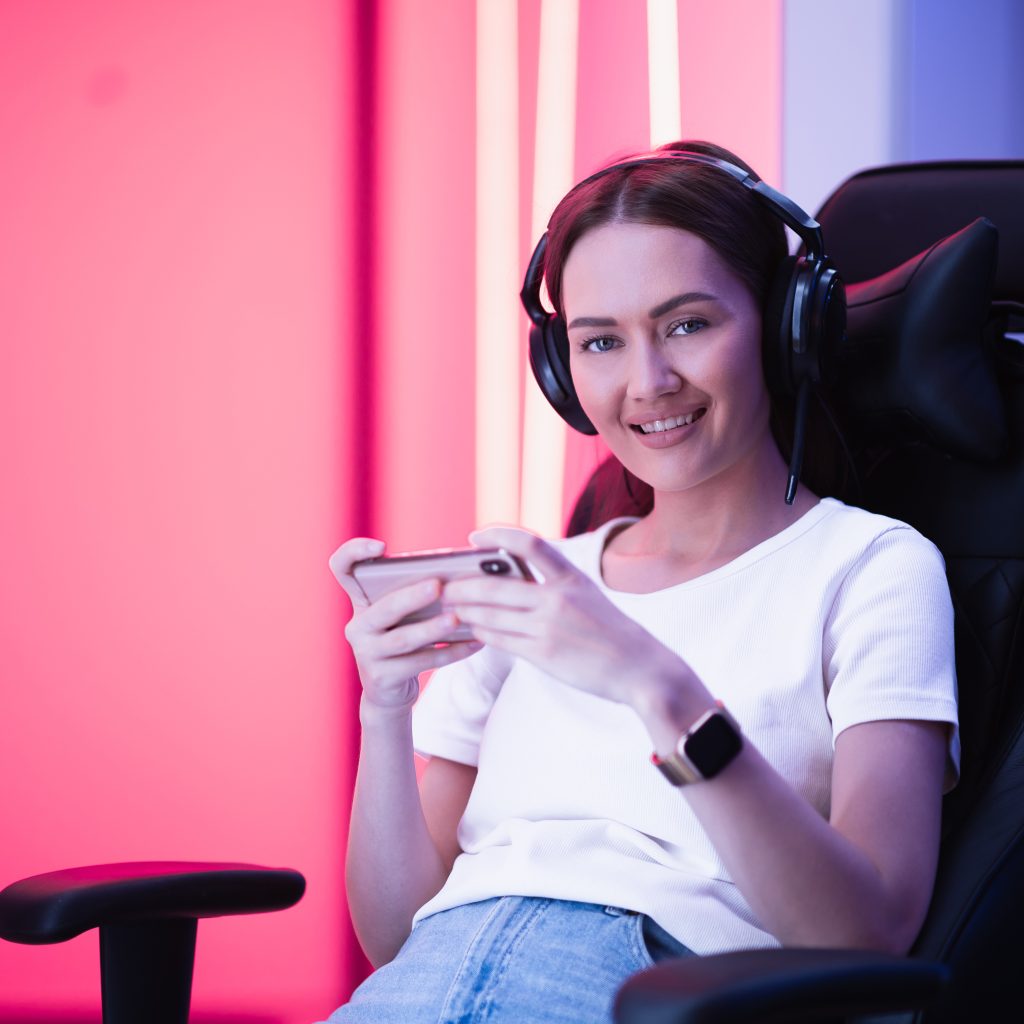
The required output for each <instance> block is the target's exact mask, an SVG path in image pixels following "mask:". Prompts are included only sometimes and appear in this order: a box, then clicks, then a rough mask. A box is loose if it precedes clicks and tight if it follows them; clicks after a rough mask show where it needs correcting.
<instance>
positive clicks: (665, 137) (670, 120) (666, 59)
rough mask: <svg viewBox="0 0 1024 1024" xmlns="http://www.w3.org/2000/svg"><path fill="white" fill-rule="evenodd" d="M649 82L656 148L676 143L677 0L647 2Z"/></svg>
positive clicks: (679, 131)
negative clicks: (668, 143)
mask: <svg viewBox="0 0 1024 1024" xmlns="http://www.w3.org/2000/svg"><path fill="white" fill-rule="evenodd" d="M647 80H648V86H649V89H650V113H651V149H654V148H655V147H656V146H660V145H662V144H663V143H665V142H675V141H677V140H678V139H679V138H680V136H681V135H682V116H681V114H680V105H679V12H678V10H677V9H676V0H647Z"/></svg>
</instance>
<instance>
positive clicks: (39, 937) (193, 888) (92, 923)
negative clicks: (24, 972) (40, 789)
mask: <svg viewBox="0 0 1024 1024" xmlns="http://www.w3.org/2000/svg"><path fill="white" fill-rule="evenodd" d="M305 888H306V881H305V879H304V878H303V877H302V875H300V874H299V873H298V872H297V871H292V870H291V869H290V868H263V867H256V866H254V865H251V864H216V863H214V864H209V863H192V862H178V861H155V862H143V863H133V864H97V865H93V866H91V867H83V868H69V869H67V870H64V871H51V872H48V873H47V874H43V875H34V876H33V877H32V878H25V879H23V880H22V881H20V882H15V883H13V884H12V885H9V886H8V887H7V888H6V889H4V890H3V892H0V938H4V939H8V940H9V941H11V942H23V943H29V944H33V945H34V944H44V943H51V942H64V941H65V940H66V939H70V938H73V937H74V936H76V935H80V934H81V933H82V932H85V931H88V930H89V929H90V928H97V927H99V926H101V925H117V924H125V923H130V922H140V921H160V920H168V919H179V920H180V919H183V918H192V919H196V918H200V917H224V916H226V915H229V914H256V913H263V912H265V911H271V910H284V909H285V908H286V907H290V906H292V905H293V904H294V903H297V902H298V901H299V899H301V897H302V894H303V892H304V891H305Z"/></svg>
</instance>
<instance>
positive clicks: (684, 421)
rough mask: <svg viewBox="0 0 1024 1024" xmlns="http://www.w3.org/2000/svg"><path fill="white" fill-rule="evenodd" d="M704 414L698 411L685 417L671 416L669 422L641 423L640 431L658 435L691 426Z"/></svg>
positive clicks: (701, 410)
mask: <svg viewBox="0 0 1024 1024" xmlns="http://www.w3.org/2000/svg"><path fill="white" fill-rule="evenodd" d="M703 412H704V410H703V409H697V410H696V411H695V412H690V413H687V414H686V415H685V416H670V417H669V418H668V419H667V420H654V421H653V422H651V423H641V424H640V429H641V430H642V431H643V432H644V433H645V434H657V433H660V432H661V431H663V430H672V429H673V428H674V427H685V426H689V424H691V423H692V422H693V421H694V420H696V419H699V418H700V415H701V414H702V413H703Z"/></svg>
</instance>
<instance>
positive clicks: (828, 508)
mask: <svg viewBox="0 0 1024 1024" xmlns="http://www.w3.org/2000/svg"><path fill="white" fill-rule="evenodd" d="M841 504H842V503H841V502H840V501H837V500H836V499H835V498H821V499H820V500H819V501H818V503H817V504H816V505H814V506H812V507H811V508H809V509H808V510H807V511H806V512H805V513H804V514H803V515H802V516H801V517H800V518H799V519H797V520H796V521H795V522H792V523H790V524H789V526H786V527H783V529H781V530H780V531H779V532H778V533H775V534H772V536H770V537H766V538H765V539H764V540H762V541H760V542H759V543H757V544H755V545H754V546H753V547H751V548H747V550H746V551H744V552H743V553H742V554H740V555H737V556H736V557H735V558H734V559H732V560H731V561H729V562H726V563H725V564H724V565H720V566H718V568H717V569H712V570H711V571H710V572H706V573H703V574H702V575H700V576H694V577H693V579H690V580H683V581H682V582H681V583H673V584H672V585H671V586H668V587H662V588H661V589H660V590H649V591H646V592H644V593H636V592H635V591H632V590H616V589H615V588H614V587H610V586H608V584H607V583H606V582H605V579H604V570H603V568H602V564H601V563H602V561H603V558H604V550H605V547H607V545H608V541H609V535H610V534H611V532H612V530H613V529H614V528H615V527H616V526H618V525H620V524H622V523H635V522H638V521H639V517H637V516H619V517H617V518H615V519H609V520H608V522H607V523H603V524H602V525H601V526H599V527H598V528H597V529H596V530H595V531H594V534H595V539H596V544H595V546H594V549H593V551H592V558H593V561H592V563H591V567H590V568H591V571H592V576H593V578H594V579H595V580H596V581H597V582H598V584H599V585H600V586H601V588H602V589H603V590H604V591H606V592H607V593H609V594H614V595H615V596H616V597H625V598H645V597H646V598H651V597H657V596H658V595H663V594H667V593H669V592H670V591H673V590H681V589H690V588H694V587H700V586H704V585H706V584H708V583H712V582H714V581H715V580H718V579H721V578H722V577H724V576H731V575H732V574H733V573H735V572H739V571H741V570H742V569H745V568H746V567H747V566H749V565H751V564H753V563H754V562H758V561H760V560H761V559H762V558H766V557H767V556H768V555H770V554H772V553H773V552H775V551H778V550H779V548H782V547H785V546H786V545H787V544H789V543H791V542H792V541H794V540H796V538H797V537H799V536H801V535H802V534H804V533H806V532H807V531H808V530H810V529H812V528H813V527H814V526H816V525H817V524H818V523H819V522H821V520H822V519H824V518H825V516H826V515H828V514H829V513H831V512H833V511H834V510H835V509H836V507H838V506H839V505H841Z"/></svg>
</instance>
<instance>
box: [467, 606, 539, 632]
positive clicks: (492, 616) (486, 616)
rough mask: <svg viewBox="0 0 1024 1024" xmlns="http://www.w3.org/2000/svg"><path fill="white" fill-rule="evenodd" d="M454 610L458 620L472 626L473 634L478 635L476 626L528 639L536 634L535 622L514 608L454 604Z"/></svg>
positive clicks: (488, 630)
mask: <svg viewBox="0 0 1024 1024" xmlns="http://www.w3.org/2000/svg"><path fill="white" fill-rule="evenodd" d="M454 611H455V614H456V615H457V616H458V621H459V622H462V623H465V624H466V625H467V626H471V627H472V629H473V635H474V636H479V635H480V634H479V633H478V627H479V628H480V629H484V630H487V632H488V633H502V634H504V635H505V636H509V637H522V638H524V639H528V638H530V637H535V636H536V635H537V630H536V622H535V621H533V620H532V619H531V617H530V616H529V614H526V615H524V614H523V612H521V611H517V610H515V609H508V608H495V607H494V606H493V605H482V604H471V605H456V606H455V608H454Z"/></svg>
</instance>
